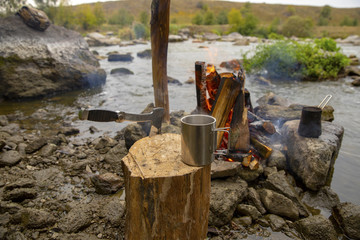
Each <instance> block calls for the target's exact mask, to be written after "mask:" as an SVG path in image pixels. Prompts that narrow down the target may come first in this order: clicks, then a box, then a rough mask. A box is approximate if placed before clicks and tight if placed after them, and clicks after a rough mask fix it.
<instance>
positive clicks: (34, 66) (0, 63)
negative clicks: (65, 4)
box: [0, 16, 106, 99]
mask: <svg viewBox="0 0 360 240" xmlns="http://www.w3.org/2000/svg"><path fill="white" fill-rule="evenodd" d="M23 46H26V47H23ZM0 52H1V55H0V75H1V76H2V78H1V84H0V97H2V98H5V99H24V98H35V97H43V96H46V95H50V94H51V95H53V94H55V93H59V92H62V93H63V92H66V91H72V90H77V89H83V88H89V87H94V86H99V85H102V84H103V83H105V79H106V73H105V71H104V70H103V69H100V65H99V62H98V60H97V59H96V57H95V56H94V55H93V54H92V53H91V52H90V51H89V48H88V44H87V43H86V41H85V40H84V39H83V38H82V36H81V35H80V34H79V33H77V32H74V31H71V30H67V29H65V28H63V27H60V26H56V25H53V24H51V25H50V26H49V27H48V28H47V30H46V31H45V32H43V33H39V32H38V31H34V29H31V28H29V27H27V26H26V25H25V24H23V23H22V19H21V18H20V17H19V16H9V17H5V18H1V19H0ZM54 79H56V81H54Z"/></svg>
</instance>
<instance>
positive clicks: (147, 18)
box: [140, 11, 150, 26]
mask: <svg viewBox="0 0 360 240" xmlns="http://www.w3.org/2000/svg"><path fill="white" fill-rule="evenodd" d="M149 21H150V16H149V13H147V12H145V11H142V12H141V13H140V22H141V23H142V24H144V25H145V26H146V25H149Z"/></svg>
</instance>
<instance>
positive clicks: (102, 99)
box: [0, 41, 360, 204]
mask: <svg viewBox="0 0 360 240" xmlns="http://www.w3.org/2000/svg"><path fill="white" fill-rule="evenodd" d="M255 47H256V44H251V45H249V46H233V45H232V43H229V42H212V43H210V42H204V43H192V42H191V41H187V42H182V43H170V44H169V48H168V75H169V76H170V77H173V78H176V79H178V80H179V81H180V82H182V83H184V82H185V81H186V80H188V79H189V77H192V78H195V72H194V63H195V62H196V61H205V62H206V63H213V64H215V66H217V70H218V72H226V71H227V70H226V69H221V68H219V67H218V66H219V64H220V63H221V62H222V61H228V60H231V59H235V58H241V56H242V54H243V53H245V52H247V51H251V50H253V49H254V48H255ZM341 47H342V51H343V52H344V53H345V54H346V55H350V54H355V55H356V56H358V57H359V56H360V47H359V46H357V47H355V46H350V45H348V46H346V45H342V46H341ZM146 49H150V44H147V45H134V46H126V47H119V46H110V47H96V48H92V49H91V50H96V51H97V52H98V53H99V54H100V55H101V56H106V54H107V53H109V52H111V51H118V52H119V53H128V52H129V53H131V54H132V56H133V57H134V60H133V61H132V62H108V61H107V59H104V60H101V61H100V65H101V67H102V68H103V69H105V71H106V73H107V82H106V84H105V85H104V86H102V87H101V88H97V89H92V90H86V91H77V92H72V93H68V94H65V95H62V96H57V97H55V98H48V99H44V100H41V101H31V102H25V103H0V113H2V114H7V113H11V112H14V111H18V112H19V111H20V112H23V113H24V114H25V115H26V114H32V113H33V112H34V111H36V110H37V109H39V108H43V109H47V110H51V111H54V112H56V113H57V114H58V115H59V116H65V117H66V118H67V119H75V115H76V114H77V112H78V106H79V105H81V106H86V107H91V108H102V109H109V110H120V111H128V112H133V113H139V112H141V111H142V110H143V109H144V108H145V107H146V106H147V104H148V103H151V102H154V96H153V87H152V74H151V59H141V58H139V57H137V56H136V53H138V52H140V51H143V50H146ZM119 67H124V68H128V69H130V70H131V71H133V72H134V75H127V76H120V75H110V71H111V69H114V68H119ZM350 82H351V79H350V78H344V79H340V80H338V81H325V82H282V83H275V84H274V85H273V86H270V87H269V86H262V85H259V84H257V83H256V82H255V81H252V79H251V78H247V79H246V88H247V89H249V91H250V92H251V100H252V102H253V105H254V107H255V106H256V100H257V99H258V98H260V97H261V96H263V95H264V94H265V93H266V92H269V91H272V92H274V93H275V94H278V95H279V96H281V97H284V98H287V99H288V100H289V102H290V103H299V104H305V105H318V104H319V103H320V102H321V100H322V99H323V98H324V97H325V95H327V94H331V95H333V98H332V99H331V101H330V103H329V105H331V106H333V107H334V109H335V112H334V115H335V120H334V122H335V123H337V124H339V125H342V126H344V128H345V134H344V138H343V142H342V147H341V150H340V153H339V156H338V158H337V160H336V163H335V171H334V174H333V179H332V182H331V188H332V189H333V190H334V191H335V192H336V193H337V194H338V195H339V197H340V200H341V201H350V202H353V203H356V204H360V181H359V179H360V157H359V152H358V151H359V149H360V138H359V136H360V118H359V117H360V108H359V105H360V88H355V87H353V86H352V85H351V84H350ZM169 101H170V111H175V110H185V111H186V112H191V111H192V110H194V108H195V105H196V96H195V85H194V84H183V85H182V86H178V85H169ZM54 120H55V121H56V119H54ZM72 124H73V125H74V126H75V127H77V128H79V129H80V134H79V136H78V137H88V136H92V137H95V136H96V134H95V135H94V134H93V135H92V134H90V132H89V127H90V126H95V127H96V128H97V129H99V130H101V131H100V132H99V133H98V134H97V135H100V134H108V135H115V133H116V131H118V130H120V129H121V128H123V127H124V126H125V125H126V124H127V123H121V124H119V123H97V122H89V121H78V120H76V121H73V123H72Z"/></svg>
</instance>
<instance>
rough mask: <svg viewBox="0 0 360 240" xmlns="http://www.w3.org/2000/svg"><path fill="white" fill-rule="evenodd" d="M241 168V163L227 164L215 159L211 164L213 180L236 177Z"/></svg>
mask: <svg viewBox="0 0 360 240" xmlns="http://www.w3.org/2000/svg"><path fill="white" fill-rule="evenodd" d="M240 168H241V163H240V162H227V161H222V160H216V159H215V160H214V161H213V162H212V163H211V179H216V178H226V177H232V176H235V175H237V173H238V172H239V169H240Z"/></svg>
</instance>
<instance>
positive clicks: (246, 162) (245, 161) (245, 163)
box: [242, 154, 252, 167]
mask: <svg viewBox="0 0 360 240" xmlns="http://www.w3.org/2000/svg"><path fill="white" fill-rule="evenodd" d="M251 158H252V155H251V154H249V156H246V157H244V158H243V160H242V165H243V166H244V167H248V166H249V165H250V162H251Z"/></svg>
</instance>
